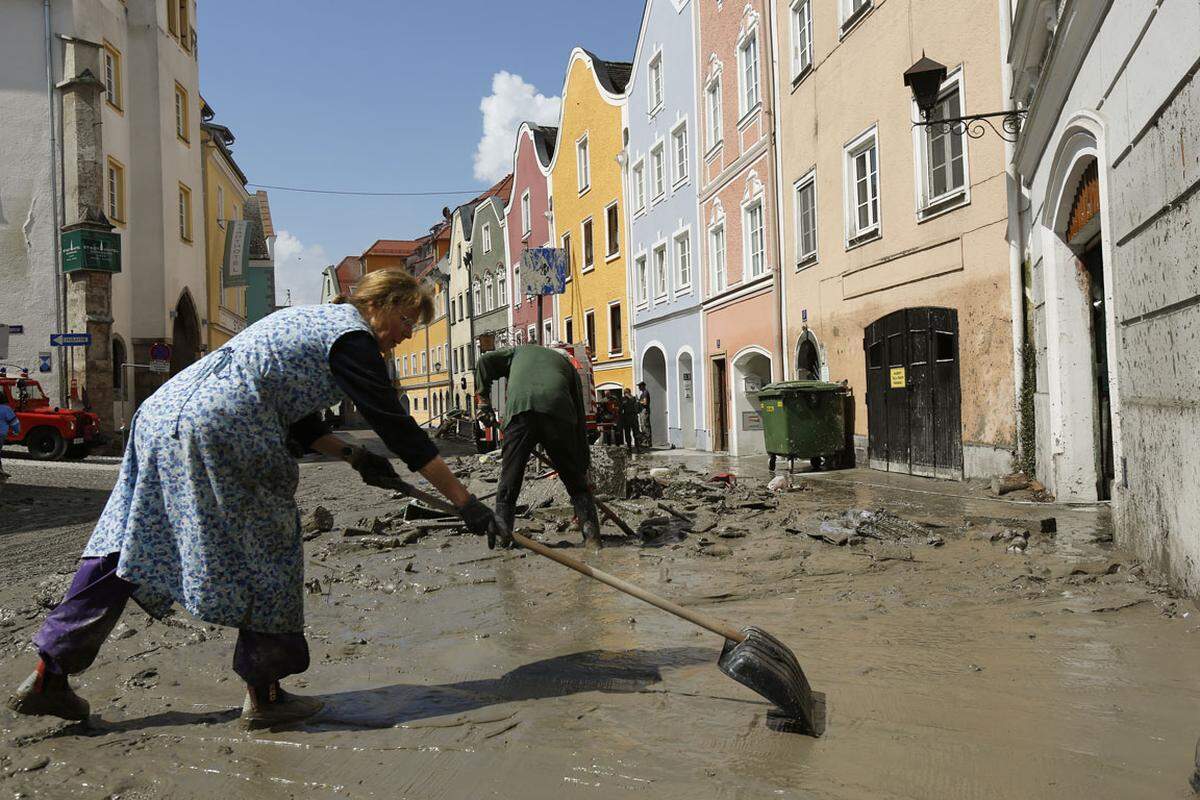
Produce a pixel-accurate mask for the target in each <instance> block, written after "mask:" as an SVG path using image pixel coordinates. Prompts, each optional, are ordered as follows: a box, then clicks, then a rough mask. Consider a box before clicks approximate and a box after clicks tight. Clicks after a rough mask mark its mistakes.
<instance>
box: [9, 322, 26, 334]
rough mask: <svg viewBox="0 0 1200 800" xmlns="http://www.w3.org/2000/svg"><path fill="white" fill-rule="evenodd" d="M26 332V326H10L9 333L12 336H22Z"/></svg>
mask: <svg viewBox="0 0 1200 800" xmlns="http://www.w3.org/2000/svg"><path fill="white" fill-rule="evenodd" d="M24 332H25V326H24V325H9V326H8V333H9V335H10V336H20V335H21V334H23V333H24Z"/></svg>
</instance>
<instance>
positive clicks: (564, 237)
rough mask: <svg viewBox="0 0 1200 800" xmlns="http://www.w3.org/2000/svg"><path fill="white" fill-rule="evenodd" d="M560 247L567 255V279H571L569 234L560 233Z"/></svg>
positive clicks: (572, 265) (571, 261) (571, 259)
mask: <svg viewBox="0 0 1200 800" xmlns="http://www.w3.org/2000/svg"><path fill="white" fill-rule="evenodd" d="M562 249H563V252H564V253H565V254H566V257H567V280H568V281H569V280H571V271H572V269H573V268H574V264H573V258H572V256H571V234H569V233H564V234H563V235H562Z"/></svg>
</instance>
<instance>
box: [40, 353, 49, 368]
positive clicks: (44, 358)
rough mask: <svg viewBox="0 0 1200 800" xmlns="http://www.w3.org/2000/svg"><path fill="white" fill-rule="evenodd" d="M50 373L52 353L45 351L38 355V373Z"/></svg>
mask: <svg viewBox="0 0 1200 800" xmlns="http://www.w3.org/2000/svg"><path fill="white" fill-rule="evenodd" d="M49 371H50V353H48V352H47V351H45V350H43V351H42V352H40V353H38V372H49Z"/></svg>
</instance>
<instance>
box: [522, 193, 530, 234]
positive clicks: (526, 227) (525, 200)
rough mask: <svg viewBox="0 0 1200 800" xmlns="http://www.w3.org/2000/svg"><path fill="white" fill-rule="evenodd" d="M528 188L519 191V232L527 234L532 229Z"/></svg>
mask: <svg viewBox="0 0 1200 800" xmlns="http://www.w3.org/2000/svg"><path fill="white" fill-rule="evenodd" d="M529 208H530V206H529V190H528V189H526V190H525V191H524V192H522V193H521V233H523V234H528V233H529V232H530V231H531V230H533V214H532V213H531V212H530V210H529Z"/></svg>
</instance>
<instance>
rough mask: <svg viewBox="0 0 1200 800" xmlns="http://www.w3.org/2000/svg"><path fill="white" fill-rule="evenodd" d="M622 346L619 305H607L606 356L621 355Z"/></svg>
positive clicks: (616, 303)
mask: <svg viewBox="0 0 1200 800" xmlns="http://www.w3.org/2000/svg"><path fill="white" fill-rule="evenodd" d="M622 350H624V345H623V344H622V341H621V303H620V302H619V301H618V302H615V303H609V304H608V354H609V355H610V356H619V355H621V352H622Z"/></svg>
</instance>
